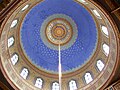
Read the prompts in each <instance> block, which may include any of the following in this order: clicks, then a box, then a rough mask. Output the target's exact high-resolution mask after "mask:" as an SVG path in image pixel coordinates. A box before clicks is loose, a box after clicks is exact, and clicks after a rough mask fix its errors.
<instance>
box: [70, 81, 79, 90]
mask: <svg viewBox="0 0 120 90" xmlns="http://www.w3.org/2000/svg"><path fill="white" fill-rule="evenodd" d="M69 88H70V90H77V84H76V81H74V80H71V81H70V82H69Z"/></svg>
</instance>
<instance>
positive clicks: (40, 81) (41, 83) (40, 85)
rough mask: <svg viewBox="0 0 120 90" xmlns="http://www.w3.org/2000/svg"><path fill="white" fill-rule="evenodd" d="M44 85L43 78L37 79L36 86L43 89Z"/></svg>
mask: <svg viewBox="0 0 120 90" xmlns="http://www.w3.org/2000/svg"><path fill="white" fill-rule="evenodd" d="M42 85H43V80H42V79H41V78H37V79H36V82H35V86H36V87H38V88H40V89H41V88H42Z"/></svg>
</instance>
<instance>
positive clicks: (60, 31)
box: [40, 14, 78, 50]
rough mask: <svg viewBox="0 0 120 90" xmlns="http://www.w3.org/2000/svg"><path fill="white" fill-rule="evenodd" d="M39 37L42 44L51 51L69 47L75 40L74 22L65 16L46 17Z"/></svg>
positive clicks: (75, 27) (75, 29) (75, 28)
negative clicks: (59, 47)
mask: <svg viewBox="0 0 120 90" xmlns="http://www.w3.org/2000/svg"><path fill="white" fill-rule="evenodd" d="M40 31H41V32H40V36H41V38H42V41H43V42H44V44H45V45H46V46H47V47H49V48H51V49H53V50H58V45H59V44H60V45H61V50H65V49H68V48H69V47H71V46H72V45H73V44H74V42H75V41H76V39H77V36H78V33H77V32H78V30H77V26H76V24H75V23H74V21H73V20H72V19H71V18H70V17H69V16H67V15H64V14H54V15H52V16H50V17H48V18H47V19H46V20H45V21H44V22H43V24H42V27H41V29H40Z"/></svg>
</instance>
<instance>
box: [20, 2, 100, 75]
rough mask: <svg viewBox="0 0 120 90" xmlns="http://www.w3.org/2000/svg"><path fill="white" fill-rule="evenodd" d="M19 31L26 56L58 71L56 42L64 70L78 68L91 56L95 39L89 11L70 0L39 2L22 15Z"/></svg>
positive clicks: (52, 70) (45, 68) (49, 68)
mask: <svg viewBox="0 0 120 90" xmlns="http://www.w3.org/2000/svg"><path fill="white" fill-rule="evenodd" d="M68 6H69V7H68ZM20 33H21V36H20V37H21V45H22V48H23V51H24V53H25V55H26V57H27V58H29V60H30V61H31V62H32V63H33V64H34V65H35V66H37V67H40V69H41V68H42V69H43V70H45V71H48V72H58V44H61V59H62V72H63V73H65V72H72V71H74V70H76V69H79V68H80V67H81V66H82V65H83V64H84V63H85V62H86V61H87V60H88V59H90V58H91V57H92V55H93V53H94V51H95V49H96V45H97V39H98V36H97V30H96V25H95V23H94V20H93V18H92V16H91V15H90V13H89V12H88V11H87V10H86V9H85V8H84V7H82V6H81V5H80V4H78V3H76V2H75V1H71V0H62V1H61V0H45V1H43V2H42V3H39V4H38V5H36V6H35V7H33V8H32V9H31V10H30V11H29V13H28V14H27V15H26V17H25V18H24V21H23V25H22V27H21V32H20Z"/></svg>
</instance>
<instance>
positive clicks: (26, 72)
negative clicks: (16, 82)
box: [20, 68, 29, 79]
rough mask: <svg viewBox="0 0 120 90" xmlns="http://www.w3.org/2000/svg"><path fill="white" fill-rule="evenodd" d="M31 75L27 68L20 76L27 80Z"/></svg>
mask: <svg viewBox="0 0 120 90" xmlns="http://www.w3.org/2000/svg"><path fill="white" fill-rule="evenodd" d="M28 74H29V71H28V69H27V68H23V69H22V71H21V73H20V76H21V77H23V78H24V79H27V76H28Z"/></svg>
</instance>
